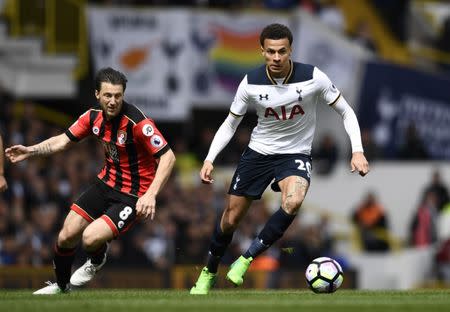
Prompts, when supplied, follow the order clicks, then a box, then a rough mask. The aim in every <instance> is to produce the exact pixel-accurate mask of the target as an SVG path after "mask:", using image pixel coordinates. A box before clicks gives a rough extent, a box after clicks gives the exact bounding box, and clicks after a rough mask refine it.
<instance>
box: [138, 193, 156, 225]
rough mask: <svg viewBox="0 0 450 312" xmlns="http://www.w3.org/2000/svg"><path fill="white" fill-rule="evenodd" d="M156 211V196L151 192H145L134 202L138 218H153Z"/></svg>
mask: <svg viewBox="0 0 450 312" xmlns="http://www.w3.org/2000/svg"><path fill="white" fill-rule="evenodd" d="M155 212H156V197H155V195H153V194H148V193H145V194H144V195H142V197H140V198H139V199H138V201H137V203H136V217H137V218H138V219H147V218H148V217H149V216H150V219H151V220H153V218H154V217H155Z"/></svg>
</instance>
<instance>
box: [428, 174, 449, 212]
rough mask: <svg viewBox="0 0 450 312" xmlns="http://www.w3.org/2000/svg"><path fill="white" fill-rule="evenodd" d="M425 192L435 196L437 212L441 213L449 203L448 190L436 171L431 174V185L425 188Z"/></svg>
mask: <svg viewBox="0 0 450 312" xmlns="http://www.w3.org/2000/svg"><path fill="white" fill-rule="evenodd" d="M425 192H433V193H434V194H435V195H436V206H437V210H438V212H441V211H442V209H443V208H444V206H445V205H446V204H448V203H449V202H450V197H449V195H448V189H447V187H446V186H445V183H444V182H443V181H442V178H441V174H440V172H439V170H438V169H436V170H435V171H434V172H433V177H432V180H431V183H430V184H429V185H428V186H427V187H426V189H425Z"/></svg>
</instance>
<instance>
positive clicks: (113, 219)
mask: <svg viewBox="0 0 450 312" xmlns="http://www.w3.org/2000/svg"><path fill="white" fill-rule="evenodd" d="M108 198H109V199H110V200H113V201H114V202H115V203H114V204H112V205H111V206H110V207H109V208H108V209H107V211H106V212H105V214H104V215H102V216H101V217H100V218H99V219H97V220H95V221H94V222H92V224H90V225H89V226H88V227H87V228H86V230H85V231H84V232H83V238H82V241H83V248H84V250H85V252H86V254H87V255H88V259H87V260H86V262H85V263H84V264H83V265H82V266H81V267H80V268H78V270H76V271H75V272H74V273H73V274H72V277H71V278H70V283H71V284H72V285H74V286H77V287H79V286H83V285H85V284H86V283H88V282H89V281H91V280H92V279H93V278H94V276H95V274H96V273H97V272H98V271H99V270H100V269H101V268H102V267H103V266H104V265H105V263H106V258H107V249H108V242H109V241H111V240H112V239H114V238H116V237H118V236H119V235H120V234H122V233H124V232H126V231H127V230H128V229H129V228H130V227H131V226H132V225H133V224H134V223H135V221H136V208H135V207H136V201H137V197H131V196H127V195H124V194H121V193H119V192H117V191H115V190H109V194H108Z"/></svg>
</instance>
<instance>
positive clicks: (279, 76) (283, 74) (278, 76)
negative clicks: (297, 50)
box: [269, 61, 292, 79]
mask: <svg viewBox="0 0 450 312" xmlns="http://www.w3.org/2000/svg"><path fill="white" fill-rule="evenodd" d="M291 66H292V64H291V61H289V62H288V63H287V64H286V68H284V69H283V71H281V72H279V73H274V72H272V71H271V70H270V69H269V73H270V76H271V77H272V78H275V79H284V78H286V76H287V75H288V74H289V71H290V70H291Z"/></svg>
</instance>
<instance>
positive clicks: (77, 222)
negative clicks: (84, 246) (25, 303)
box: [33, 210, 89, 295]
mask: <svg viewBox="0 0 450 312" xmlns="http://www.w3.org/2000/svg"><path fill="white" fill-rule="evenodd" d="M88 225H89V222H88V221H87V220H86V219H85V218H83V217H82V216H80V215H79V214H77V213H76V212H75V211H73V210H71V211H70V212H69V214H68V215H67V217H66V219H65V221H64V225H63V227H62V229H61V231H60V232H59V235H58V238H57V242H56V244H55V251H54V252H55V254H54V258H53V264H54V269H55V275H56V283H48V286H46V287H44V288H41V289H39V290H37V291H35V292H34V293H33V294H35V295H53V294H58V293H61V292H65V291H68V290H69V289H70V288H69V279H70V273H71V269H72V263H73V260H74V258H75V249H76V246H77V245H78V243H79V241H80V239H81V235H82V233H83V230H84V229H85V228H86V227H87V226H88Z"/></svg>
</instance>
